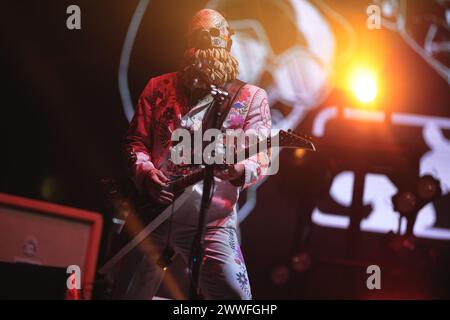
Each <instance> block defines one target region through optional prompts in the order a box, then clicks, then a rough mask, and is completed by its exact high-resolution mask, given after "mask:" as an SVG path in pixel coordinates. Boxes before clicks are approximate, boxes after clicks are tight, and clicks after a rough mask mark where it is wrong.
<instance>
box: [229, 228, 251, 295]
mask: <svg viewBox="0 0 450 320" xmlns="http://www.w3.org/2000/svg"><path fill="white" fill-rule="evenodd" d="M226 231H227V233H228V245H229V246H230V248H231V249H232V250H233V252H234V262H235V263H236V264H237V265H238V266H239V269H240V271H239V272H236V274H235V275H236V281H237V282H238V284H239V287H240V288H241V289H242V291H244V293H245V294H246V295H247V297H248V298H249V299H251V298H252V293H251V291H250V282H249V280H248V276H247V269H246V267H245V264H244V257H243V256H242V251H241V248H240V247H239V246H238V245H237V243H236V240H237V237H236V233H235V230H234V229H226Z"/></svg>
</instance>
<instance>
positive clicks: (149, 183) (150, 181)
mask: <svg viewBox="0 0 450 320" xmlns="http://www.w3.org/2000/svg"><path fill="white" fill-rule="evenodd" d="M168 181H169V179H168V178H167V177H166V176H165V175H164V173H163V172H162V171H161V170H158V169H151V170H150V171H149V172H148V173H147V177H146V179H145V188H146V189H147V192H148V194H149V195H150V197H151V198H152V199H153V200H155V201H157V202H158V203H161V204H171V203H172V202H173V193H170V192H168V191H166V190H164V188H166V187H167V182H168Z"/></svg>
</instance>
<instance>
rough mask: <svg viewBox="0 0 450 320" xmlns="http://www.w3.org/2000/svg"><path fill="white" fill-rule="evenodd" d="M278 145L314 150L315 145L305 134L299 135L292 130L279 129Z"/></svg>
mask: <svg viewBox="0 0 450 320" xmlns="http://www.w3.org/2000/svg"><path fill="white" fill-rule="evenodd" d="M278 136H279V144H280V147H285V148H302V149H307V150H311V151H316V147H315V146H314V143H313V142H312V138H311V137H310V136H307V135H301V134H298V133H297V132H295V131H293V130H290V129H289V130H288V131H284V130H280V131H279V132H278Z"/></svg>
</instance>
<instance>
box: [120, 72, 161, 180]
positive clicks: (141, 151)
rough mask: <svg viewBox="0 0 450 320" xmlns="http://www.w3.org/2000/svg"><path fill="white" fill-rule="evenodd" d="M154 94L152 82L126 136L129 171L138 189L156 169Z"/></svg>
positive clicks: (125, 148) (146, 88)
mask: <svg viewBox="0 0 450 320" xmlns="http://www.w3.org/2000/svg"><path fill="white" fill-rule="evenodd" d="M152 94H153V88H152V80H150V81H149V83H148V84H147V86H146V87H145V89H144V91H143V92H142V94H141V96H140V97H139V100H138V104H137V107H136V112H135V114H134V116H133V119H132V120H131V122H130V126H129V128H128V131H127V133H126V135H125V143H124V150H125V153H126V157H127V164H128V169H129V172H130V173H131V177H132V179H133V180H134V182H135V184H136V186H137V187H138V189H141V188H142V187H143V182H144V180H145V177H146V176H147V174H148V172H149V171H150V170H151V169H154V168H155V166H154V165H153V163H152V161H151V149H152V143H153V142H152V132H151V123H152V104H153V102H152Z"/></svg>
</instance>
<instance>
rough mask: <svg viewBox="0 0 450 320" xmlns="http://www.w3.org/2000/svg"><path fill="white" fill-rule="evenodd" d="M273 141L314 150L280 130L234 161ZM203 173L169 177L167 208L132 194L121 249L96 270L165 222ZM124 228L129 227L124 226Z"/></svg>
mask: <svg viewBox="0 0 450 320" xmlns="http://www.w3.org/2000/svg"><path fill="white" fill-rule="evenodd" d="M275 139H277V142H278V147H280V148H302V149H306V150H310V151H315V150H316V148H315V146H314V144H313V142H312V141H311V140H310V139H309V138H307V137H304V136H303V137H302V136H300V135H298V134H296V133H295V132H293V131H291V130H288V131H283V130H280V131H279V132H278V133H277V134H276V135H274V136H272V137H268V138H267V139H265V140H266V141H261V140H260V141H259V142H258V143H257V146H259V148H257V147H256V148H255V147H254V146H253V147H250V146H249V147H247V148H245V149H243V150H242V151H241V153H242V154H239V153H235V155H234V158H235V159H242V158H245V159H247V158H249V157H251V156H253V155H255V154H257V153H259V152H262V151H265V149H270V148H271V147H272V143H273V141H275ZM261 142H263V143H261ZM219 166H220V165H219ZM205 172H206V169H205V166H200V165H197V166H193V167H192V168H189V169H188V170H187V171H185V172H183V174H181V175H176V176H171V177H169V182H168V190H169V191H171V192H172V193H173V194H174V202H173V203H172V204H170V205H163V204H159V203H156V202H154V201H152V200H151V199H150V197H148V196H146V195H142V194H138V193H137V192H134V196H133V199H134V200H133V202H134V205H133V207H134V211H135V212H130V214H129V217H128V218H127V223H126V224H125V227H124V230H122V232H121V235H122V236H125V237H126V239H125V240H123V241H122V242H125V243H124V245H123V246H122V247H121V249H120V250H118V251H117V253H116V254H114V256H113V257H112V258H110V259H109V260H108V261H107V262H106V263H105V264H104V265H103V266H102V267H101V268H100V269H99V273H100V274H105V273H107V272H108V270H110V269H111V267H113V266H114V265H115V264H116V263H117V262H118V261H119V260H120V259H122V257H124V256H125V255H126V254H127V253H128V252H130V251H131V250H132V249H133V248H134V247H136V246H137V245H138V244H139V243H141V242H142V241H143V240H144V239H145V238H146V237H148V235H149V234H151V233H152V232H153V231H154V230H155V229H156V228H157V227H158V226H159V225H161V224H162V223H163V222H164V221H165V220H166V219H168V218H169V217H170V215H171V213H172V212H174V211H176V210H177V209H178V208H179V207H180V206H181V204H183V202H184V201H185V200H186V199H187V198H188V197H189V195H190V192H191V191H192V188H191V187H192V186H193V185H195V184H196V183H198V182H200V181H202V180H203V178H204V177H205ZM172 206H173V207H172ZM132 211H133V210H132ZM127 225H128V226H131V227H127ZM137 226H142V227H137ZM144 226H145V227H144Z"/></svg>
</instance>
